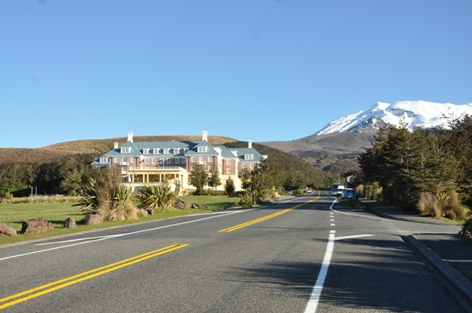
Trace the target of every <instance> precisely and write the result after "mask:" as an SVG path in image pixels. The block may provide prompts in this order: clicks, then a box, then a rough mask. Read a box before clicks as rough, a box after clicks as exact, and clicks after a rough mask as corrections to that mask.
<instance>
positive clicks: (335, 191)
mask: <svg viewBox="0 0 472 313" xmlns="http://www.w3.org/2000/svg"><path fill="white" fill-rule="evenodd" d="M343 191H344V186H343V185H341V184H340V183H335V184H333V186H332V187H331V195H332V196H333V197H339V196H340V195H342V193H343Z"/></svg>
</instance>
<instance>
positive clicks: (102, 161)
mask: <svg viewBox="0 0 472 313" xmlns="http://www.w3.org/2000/svg"><path fill="white" fill-rule="evenodd" d="M100 163H108V158H100Z"/></svg>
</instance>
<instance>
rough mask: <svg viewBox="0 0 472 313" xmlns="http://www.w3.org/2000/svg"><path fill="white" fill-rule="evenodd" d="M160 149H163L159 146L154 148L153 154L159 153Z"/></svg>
mask: <svg viewBox="0 0 472 313" xmlns="http://www.w3.org/2000/svg"><path fill="white" fill-rule="evenodd" d="M159 150H161V149H159V148H154V149H152V154H159Z"/></svg>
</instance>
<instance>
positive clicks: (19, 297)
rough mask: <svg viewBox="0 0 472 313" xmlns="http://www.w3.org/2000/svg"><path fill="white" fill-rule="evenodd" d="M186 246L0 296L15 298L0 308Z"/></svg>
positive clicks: (155, 251) (1, 300) (4, 300)
mask: <svg viewBox="0 0 472 313" xmlns="http://www.w3.org/2000/svg"><path fill="white" fill-rule="evenodd" d="M187 246H188V244H175V245H171V246H167V247H164V248H161V249H157V250H154V251H150V252H146V253H143V254H140V255H137V256H134V257H131V258H129V259H125V260H122V261H119V262H115V263H111V264H108V265H105V266H102V267H98V268H96V269H93V270H90V271H86V272H83V273H80V274H77V275H74V276H70V277H67V278H64V279H60V280H57V281H54V282H51V283H48V284H45V285H42V286H39V287H36V288H33V289H29V290H26V291H23V292H20V293H17V294H14V295H11V296H8V297H5V298H2V299H0V303H3V302H6V301H10V300H13V299H16V300H13V301H10V302H7V303H4V304H0V310H1V309H4V308H7V307H10V306H12V305H15V304H18V303H21V302H25V301H27V300H30V299H33V298H36V297H39V296H42V295H44V294H47V293H50V292H53V291H55V290H58V289H61V288H64V287H67V286H70V285H74V284H77V283H80V282H82V281H85V280H88V279H91V278H94V277H97V276H100V275H103V274H106V273H109V272H112V271H115V270H117V269H120V268H123V267H126V266H129V265H132V264H135V263H138V262H142V261H145V260H147V259H150V258H154V257H156V256H159V255H162V254H165V253H168V252H171V251H174V250H177V249H181V248H184V247H187ZM47 288H48V289H47ZM27 295H28V296H27Z"/></svg>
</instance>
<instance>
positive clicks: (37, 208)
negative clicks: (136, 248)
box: [0, 196, 239, 245]
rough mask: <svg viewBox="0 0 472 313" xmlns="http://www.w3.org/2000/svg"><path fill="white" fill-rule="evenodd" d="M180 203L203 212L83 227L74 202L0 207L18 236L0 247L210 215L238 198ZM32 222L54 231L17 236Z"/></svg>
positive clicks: (2, 240)
mask: <svg viewBox="0 0 472 313" xmlns="http://www.w3.org/2000/svg"><path fill="white" fill-rule="evenodd" d="M181 199H182V200H184V201H186V202H189V203H190V204H192V203H196V204H199V205H200V206H203V205H206V206H207V208H205V209H203V208H200V209H189V210H180V209H169V210H166V211H162V212H158V211H155V213H154V214H153V215H148V216H140V217H139V218H138V219H137V220H129V221H115V222H102V223H101V224H97V225H85V215H83V214H81V213H80V209H81V206H80V205H79V204H77V203H73V202H35V203H20V202H17V203H0V223H3V224H6V225H8V226H10V227H12V228H14V229H15V230H16V231H17V233H18V235H17V236H14V237H0V245H2V244H9V243H16V242H21V241H26V240H32V239H41V238H47V237H52V236H59V235H65V234H71V233H77V232H82V231H89V230H96V229H103V228H108V227H116V226H123V225H127V224H134V223H139V222H145V221H152V220H158V219H164V218H170V217H175V216H181V215H188V214H196V213H203V212H209V211H218V210H224V209H227V208H230V207H233V206H235V205H236V204H237V202H238V200H239V198H234V197H228V196H185V197H181ZM69 217H73V218H74V219H75V221H76V223H77V227H75V228H65V227H64V222H65V220H66V219H67V218H69ZM35 218H44V219H46V220H47V221H49V222H51V223H53V224H54V228H53V229H52V230H50V231H48V232H43V233H36V234H20V231H21V228H22V225H23V221H26V220H29V219H35Z"/></svg>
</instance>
